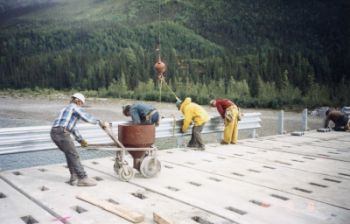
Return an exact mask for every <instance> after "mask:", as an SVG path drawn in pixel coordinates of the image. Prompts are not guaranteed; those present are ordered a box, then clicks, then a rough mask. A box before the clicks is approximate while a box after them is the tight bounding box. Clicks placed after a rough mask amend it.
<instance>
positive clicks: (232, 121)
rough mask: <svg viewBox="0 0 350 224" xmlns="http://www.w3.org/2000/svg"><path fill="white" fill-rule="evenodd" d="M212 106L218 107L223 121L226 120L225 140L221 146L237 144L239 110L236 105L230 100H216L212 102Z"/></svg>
mask: <svg viewBox="0 0 350 224" xmlns="http://www.w3.org/2000/svg"><path fill="white" fill-rule="evenodd" d="M210 106H212V107H216V109H217V111H218V112H219V114H220V116H221V117H222V119H224V126H225V127H224V140H222V141H221V144H230V143H231V144H236V143H237V140H238V127H237V126H238V120H239V119H240V118H239V110H238V107H237V106H236V104H235V103H233V102H232V101H231V100H228V99H216V100H211V101H210Z"/></svg>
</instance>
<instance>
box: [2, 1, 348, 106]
mask: <svg viewBox="0 0 350 224" xmlns="http://www.w3.org/2000/svg"><path fill="white" fill-rule="evenodd" d="M159 12H160V13H159ZM0 31H1V32H0V62H1V64H0V88H1V89H6V88H14V89H20V88H33V89H37V88H53V89H58V90H67V89H75V90H80V91H84V93H85V94H88V95H93V96H103V97H106V96H110V97H128V98H136V99H146V100H147V99H148V100H157V99H158V98H159V95H160V94H159V86H158V85H159V83H158V81H157V77H156V75H155V72H154V70H153V65H154V63H155V62H156V60H157V51H156V47H157V43H158V38H159V37H160V47H161V48H160V49H161V51H160V52H161V57H162V60H163V61H164V62H165V63H166V64H167V66H168V68H167V73H166V79H167V80H168V82H169V84H170V86H171V87H172V88H173V89H174V90H175V91H176V93H177V94H178V95H179V96H180V97H184V96H192V97H193V98H194V100H196V101H197V102H199V103H207V101H208V100H209V99H210V98H211V97H228V98H230V99H233V100H235V101H237V102H238V103H239V104H241V105H243V106H255V107H257V106H262V107H273V108H278V107H281V106H284V105H291V104H298V105H303V106H304V105H305V106H315V105H322V104H333V105H344V104H350V97H349V96H350V88H349V86H350V75H349V71H350V3H349V1H346V0H333V1H331V0H308V1H301V0H294V1H276V0H266V1H261V0H244V1H243V0H217V1H209V0H208V1H206V0H204V1H203V0H190V1H188V0H142V1H133V0H16V1H6V0H0ZM162 100H168V101H173V100H174V99H173V97H172V95H171V94H170V93H169V92H168V91H167V90H166V89H164V88H163V90H162Z"/></svg>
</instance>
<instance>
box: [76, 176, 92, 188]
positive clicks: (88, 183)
mask: <svg viewBox="0 0 350 224" xmlns="http://www.w3.org/2000/svg"><path fill="white" fill-rule="evenodd" d="M96 185H97V182H96V181H95V180H93V179H91V178H88V177H84V178H82V179H79V180H78V184H77V186H79V187H90V186H96Z"/></svg>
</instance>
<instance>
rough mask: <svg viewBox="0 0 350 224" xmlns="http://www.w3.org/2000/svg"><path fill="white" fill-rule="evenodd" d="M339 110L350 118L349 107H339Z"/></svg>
mask: <svg viewBox="0 0 350 224" xmlns="http://www.w3.org/2000/svg"><path fill="white" fill-rule="evenodd" d="M341 112H343V113H345V114H347V115H348V117H349V118H350V107H343V108H341Z"/></svg>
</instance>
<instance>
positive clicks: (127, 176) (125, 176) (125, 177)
mask: <svg viewBox="0 0 350 224" xmlns="http://www.w3.org/2000/svg"><path fill="white" fill-rule="evenodd" d="M118 174H119V178H120V179H121V180H122V181H129V180H131V179H132V178H133V177H134V174H135V173H134V169H133V168H132V167H130V166H128V165H123V166H122V167H120V168H119V170H118Z"/></svg>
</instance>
